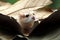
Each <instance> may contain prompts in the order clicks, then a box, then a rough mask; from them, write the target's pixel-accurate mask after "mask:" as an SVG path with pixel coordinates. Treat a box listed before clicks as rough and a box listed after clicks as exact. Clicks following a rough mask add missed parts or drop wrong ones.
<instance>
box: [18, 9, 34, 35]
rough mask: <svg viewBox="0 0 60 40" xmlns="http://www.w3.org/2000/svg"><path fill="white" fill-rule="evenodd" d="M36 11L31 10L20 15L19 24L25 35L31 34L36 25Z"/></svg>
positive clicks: (21, 12)
mask: <svg viewBox="0 0 60 40" xmlns="http://www.w3.org/2000/svg"><path fill="white" fill-rule="evenodd" d="M34 20H35V17H34V11H31V10H21V11H20V14H19V22H20V25H21V29H22V33H23V34H24V35H27V34H29V32H30V31H31V29H32V27H33V25H34Z"/></svg>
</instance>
